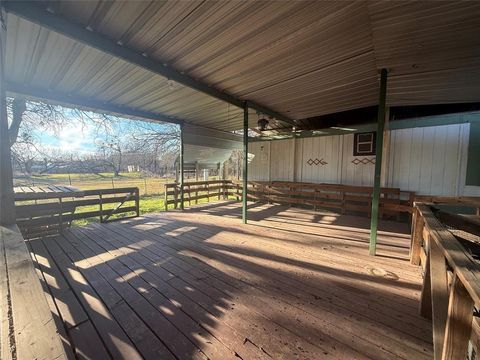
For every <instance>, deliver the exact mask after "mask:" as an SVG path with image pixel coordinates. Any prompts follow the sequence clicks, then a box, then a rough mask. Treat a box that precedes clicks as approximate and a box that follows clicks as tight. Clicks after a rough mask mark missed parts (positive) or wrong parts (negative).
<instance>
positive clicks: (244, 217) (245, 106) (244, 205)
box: [242, 101, 248, 224]
mask: <svg viewBox="0 0 480 360" xmlns="http://www.w3.org/2000/svg"><path fill="white" fill-rule="evenodd" d="M247 188H248V103H247V102H246V101H245V102H244V103H243V194H242V220H243V223H244V224H246V223H247V191H248V189H247Z"/></svg>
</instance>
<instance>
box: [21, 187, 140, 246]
mask: <svg viewBox="0 0 480 360" xmlns="http://www.w3.org/2000/svg"><path fill="white" fill-rule="evenodd" d="M57 195H58V196H55V193H50V194H45V193H39V194H38V196H36V194H28V196H26V195H25V194H19V196H17V194H15V204H16V205H15V209H16V217H17V225H18V227H19V228H20V230H21V232H22V234H23V236H24V237H26V238H32V237H36V236H43V235H48V234H53V233H57V232H59V231H61V230H62V229H64V228H66V227H69V226H70V225H71V223H72V221H74V220H83V219H89V218H99V220H100V222H107V221H112V220H115V219H117V218H119V215H121V218H122V219H125V218H130V217H135V216H139V215H140V198H139V189H138V188H137V187H125V188H116V189H95V190H84V191H82V192H81V193H77V194H71V195H69V196H65V194H63V193H58V194H57ZM111 204H116V205H115V206H113V207H112V206H111ZM85 206H89V207H91V206H98V208H96V209H93V210H92V209H82V208H83V207H85ZM128 214H131V215H128Z"/></svg>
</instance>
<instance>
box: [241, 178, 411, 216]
mask: <svg viewBox="0 0 480 360" xmlns="http://www.w3.org/2000/svg"><path fill="white" fill-rule="evenodd" d="M233 186H234V187H235V188H236V189H237V191H235V192H234V195H237V196H238V197H239V198H241V193H242V186H241V184H240V183H233ZM372 195H373V188H372V187H367V186H351V185H341V184H325V183H321V184H315V183H300V182H282V181H274V182H262V181H251V182H249V183H248V199H249V200H254V201H266V202H271V203H280V204H286V205H308V206H312V207H313V208H314V209H315V210H316V209H318V208H327V209H333V210H335V211H339V212H341V213H342V214H345V213H347V212H356V213H363V214H365V215H367V216H370V213H371V209H372ZM380 196H381V197H380V214H381V215H387V214H388V215H398V214H400V213H402V212H403V213H411V212H412V206H413V201H414V197H415V193H414V192H411V191H402V190H400V189H398V188H382V189H381V192H380Z"/></svg>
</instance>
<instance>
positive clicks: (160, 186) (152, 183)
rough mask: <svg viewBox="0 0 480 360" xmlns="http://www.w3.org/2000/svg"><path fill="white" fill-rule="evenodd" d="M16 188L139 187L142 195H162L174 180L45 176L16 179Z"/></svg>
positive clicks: (134, 175)
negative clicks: (49, 186)
mask: <svg viewBox="0 0 480 360" xmlns="http://www.w3.org/2000/svg"><path fill="white" fill-rule="evenodd" d="M14 181H15V186H41V185H48V184H51V185H67V186H74V187H77V188H80V189H82V190H92V189H111V188H120V187H138V189H139V190H140V194H141V195H160V194H163V192H164V185H165V183H166V182H172V181H174V179H173V178H163V177H153V176H145V175H144V174H142V173H120V176H113V173H100V174H43V175H32V176H29V177H17V178H15V180H14Z"/></svg>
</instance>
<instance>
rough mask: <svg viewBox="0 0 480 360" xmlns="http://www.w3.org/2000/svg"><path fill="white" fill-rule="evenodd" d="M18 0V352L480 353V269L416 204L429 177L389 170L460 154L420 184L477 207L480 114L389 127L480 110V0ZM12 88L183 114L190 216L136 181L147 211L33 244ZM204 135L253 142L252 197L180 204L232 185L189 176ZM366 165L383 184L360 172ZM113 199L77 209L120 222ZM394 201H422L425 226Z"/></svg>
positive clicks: (409, 206) (245, 189) (5, 343)
mask: <svg viewBox="0 0 480 360" xmlns="http://www.w3.org/2000/svg"><path fill="white" fill-rule="evenodd" d="M0 11H1V13H0V15H1V16H0V25H1V26H0V170H1V171H0V285H1V287H0V315H1V324H0V325H1V326H0V344H1V348H0V357H1V358H2V359H6V360H7V359H9V360H16V359H20V360H22V359H28V360H30V359H105V358H113V359H137V358H138V359H140V358H147V359H169V358H171V359H181V360H183V359H191V358H194V359H197V358H201V359H223V358H232V359H233V358H241V359H257V358H264V359H324V358H325V359H329V358H331V359H353V358H355V359H359V358H362V359H364V358H365V359H367V358H371V359H428V358H432V357H434V358H435V359H458V360H464V359H465V356H466V354H467V353H468V352H469V354H470V355H471V354H472V353H473V352H472V349H479V348H480V341H478V339H479V336H478V329H479V328H480V327H479V326H478V322H477V321H476V316H474V312H475V314H476V313H477V310H478V308H479V307H480V295H479V294H480V285H479V284H480V275H479V274H480V271H479V265H478V261H477V260H476V259H474V258H473V257H472V255H471V254H470V253H469V252H467V251H466V250H465V248H463V247H462V245H461V244H460V243H459V242H458V241H457V239H456V238H455V237H454V235H452V234H451V233H450V232H449V231H448V229H447V228H446V227H445V226H443V225H444V224H442V223H440V221H438V220H437V218H436V217H435V214H433V213H432V209H431V207H429V206H427V205H423V206H424V207H426V209H424V208H423V207H418V206H417V205H415V204H414V202H415V200H416V199H418V198H415V196H414V195H415V194H414V193H415V192H418V190H419V189H418V186H417V187H416V186H415V185H412V188H409V189H405V188H401V187H400V186H399V185H396V184H395V182H391V181H390V185H389V182H388V176H391V177H399V175H398V174H401V173H405V171H404V170H405V169H410V167H413V166H411V164H414V163H415V164H417V165H418V166H416V168H418V174H417V173H414V172H413V171H412V176H411V177H412V178H415V179H416V178H420V172H421V171H422V169H423V168H424V167H425V163H428V164H429V165H432V164H434V163H438V164H441V163H444V162H445V163H446V162H447V160H446V159H447V155H449V157H448V158H449V159H450V160H449V163H450V165H451V164H453V165H451V167H442V168H440V167H438V168H435V170H436V171H435V172H434V171H431V172H430V173H429V174H428V176H426V177H424V178H425V179H426V180H425V182H426V183H429V182H430V183H431V182H432V181H433V180H436V179H442V182H444V181H443V179H445V178H448V179H449V180H448V181H445V182H448V183H449V185H451V187H453V188H454V189H455V193H454V194H453V195H452V194H446V197H442V198H441V199H440V200H439V199H438V197H436V196H435V195H438V194H430V193H429V194H426V195H428V196H430V195H433V196H432V197H430V198H428V199H429V200H428V201H427V200H425V201H426V202H428V203H434V202H436V201H439V202H442V203H443V202H449V203H452V202H454V203H456V204H460V205H464V204H465V203H466V204H468V205H469V206H473V207H475V208H477V209H478V208H479V207H480V201H479V198H478V197H476V196H477V195H479V194H480V165H479V164H480V162H479V161H478V160H479V154H480V148H479V147H478V144H479V143H474V145H473V146H470V144H472V142H470V143H468V141H470V140H471V139H475V134H480V127H479V126H478V125H479V124H478V119H474V120H468V119H467V120H465V119H463V118H462V119H455V120H448V122H447V123H443V125H445V124H450V121H454V124H461V125H462V126H460V129H459V130H458V132H456V133H455V132H448V131H447V134H450V137H447V136H445V137H441V139H440V140H441V141H440V142H432V141H431V140H429V138H428V137H426V136H425V137H424V134H423V133H422V134H421V136H419V137H417V143H416V144H417V147H413V146H411V145H413V144H414V143H413V142H410V143H408V144H407V147H406V148H405V147H404V148H403V149H408V150H409V151H408V152H407V151H401V150H400V149H402V147H396V148H395V147H394V146H391V145H389V142H390V138H389V137H390V135H391V132H390V131H389V129H394V128H395V127H397V129H399V130H402V127H403V126H408V128H409V129H410V128H416V127H427V126H430V127H433V128H434V129H433V130H432V133H433V134H437V131H436V129H435V127H436V126H437V125H442V124H440V123H435V121H436V120H435V119H433V120H428V121H426V122H424V124H423V125H419V124H418V122H416V121H413V122H411V121H408V124H407V125H405V124H399V121H398V119H399V117H400V118H402V116H404V118H405V117H406V118H407V119H410V118H411V117H412V116H413V117H415V116H431V115H439V114H441V115H445V114H452V113H458V112H464V111H474V110H477V111H478V110H479V109H480V103H479V102H480V95H479V94H480V63H479V61H478V55H479V54H480V43H479V41H478V33H479V30H480V27H479V22H478V17H479V15H480V5H479V3H476V2H461V3H458V2H454V1H446V2H437V3H427V2H411V3H404V2H401V1H398V2H382V1H378V2H373V1H369V2H358V1H352V2H343V1H342V2H338V1H337V2H323V1H322V2H320V1H311V2H306V1H284V2H276V1H270V2H259V1H242V2H238V1H222V2H214V1H179V2H175V1H172V2H159V1H116V2H114V1H89V2H81V1H46V2H43V1H42V2H40V1H38V2H36V1H0ZM7 96H20V97H23V98H26V99H34V100H37V101H45V102H47V103H50V104H62V105H65V106H69V107H72V108H80V109H88V110H92V111H98V112H102V113H105V114H115V115H119V116H125V117H128V118H131V119H136V120H138V119H141V120H147V121H153V122H164V123H172V124H176V125H178V126H179V129H180V132H179V133H180V136H179V144H180V146H179V148H180V151H179V157H178V168H179V169H178V181H177V182H176V183H174V184H173V185H172V187H173V189H172V190H171V192H170V193H169V192H168V191H165V203H166V204H167V205H168V201H173V202H174V203H175V206H176V204H177V203H178V204H179V206H178V207H179V210H177V209H175V210H174V211H171V212H168V213H162V214H152V215H143V216H137V215H139V210H138V209H139V207H138V201H139V198H138V189H135V188H133V189H127V190H128V194H130V195H132V196H130V195H128V194H127V196H124V197H123V200H121V203H122V204H123V203H124V202H126V201H134V202H135V205H131V206H130V207H128V208H127V209H128V210H129V211H130V212H132V211H133V212H135V214H134V216H135V218H133V219H128V220H122V221H119V222H115V223H109V224H105V223H98V224H91V225H88V226H86V227H76V228H64V227H63V226H59V231H58V233H57V234H55V235H53V236H39V237H32V238H30V239H24V238H23V237H22V234H21V233H20V232H19V229H18V227H17V224H18V216H19V214H20V211H18V213H17V214H16V210H19V208H18V204H16V203H15V201H16V199H15V194H14V191H13V175H12V164H11V151H10V139H9V131H8V130H9V121H8V116H7V109H6V101H5V99H6V97H7ZM405 114H406V115H405ZM412 114H414V115H412ZM419 114H420V115H419ZM425 123H426V124H427V125H426V124H425ZM400 125H401V126H400ZM474 125H475V126H474ZM365 132H368V134H367V136H366V137H368V139H369V140H368V141H366V140H365V137H363V139H362V136H360V135H365ZM438 133H439V134H441V133H442V132H441V131H438ZM456 134H457V135H456ZM126 135H128V134H126ZM331 135H338V136H339V137H338V138H336V139H333V140H332V138H328V140H325V141H324V142H323V141H316V142H314V141H313V140H312V141H310V140H308V141H307V140H305V141H297V140H300V139H302V138H305V139H308V138H310V137H312V138H314V137H317V136H331ZM397 135H398V136H397V137H398V138H400V134H397ZM402 136H403V135H402ZM253 137H255V139H253ZM404 137H405V138H407V139H409V140H411V139H412V137H413V136H411V135H409V134H404ZM355 138H356V140H355ZM451 138H456V139H457V142H458V143H459V145H458V146H457V150H458V151H457V152H453V151H448V152H447V151H445V156H443V155H441V156H439V154H441V153H440V152H439V151H438V147H436V146H437V145H435V144H440V145H439V146H440V147H442V146H443V148H446V144H447V143H448V141H449V139H451ZM278 139H288V140H291V143H292V144H291V147H287V146H285V143H281V142H276V143H274V142H273V141H274V140H278ZM259 140H260V141H262V142H260V141H259ZM361 140H363V141H361ZM394 140H395V139H394ZM397 140H398V139H397ZM437 140H438V139H437ZM263 141H268V142H270V141H272V143H271V144H270V143H269V145H268V146H267V144H264V143H263ZM255 142H256V143H255ZM296 143H300V144H301V146H297V145H296ZM327 143H328V144H331V145H332V144H333V145H334V146H333V145H332V146H331V147H328V146H327ZM391 143H392V144H396V143H395V141H391ZM398 143H400V141H398ZM424 143H425V144H427V145H426V146H425V148H428V149H427V150H429V151H424V152H422V153H423V154H424V155H425V156H424V160H425V161H424V162H423V163H422V162H420V163H418V161H417V159H416V157H417V155H418V153H419V151H418V149H420V148H423V147H424ZM240 144H241V145H240ZM274 144H275V145H274ZM402 144H403V142H402ZM189 145H190V146H191V147H190V150H192V149H193V151H191V153H198V152H199V149H202V148H214V149H224V150H231V149H239V148H240V150H241V161H242V171H243V174H242V182H241V184H236V185H235V186H236V187H235V189H236V192H235V194H234V196H236V198H237V200H241V201H242V202H241V203H240V202H230V201H225V202H221V203H220V202H219V203H214V204H209V205H199V206H193V207H191V208H187V209H184V206H186V202H187V201H188V203H189V205H190V203H191V201H196V200H199V199H201V198H202V199H203V198H205V197H206V198H207V199H209V198H210V197H211V196H218V199H220V197H221V196H222V194H223V195H224V196H227V194H226V193H227V190H223V189H224V188H226V186H225V184H224V182H225V180H224V179H221V180H218V181H219V182H221V183H222V185H218V184H215V186H214V187H215V189H214V190H215V191H216V192H215V193H214V194H213V195H212V194H211V193H210V192H209V184H206V185H205V184H204V183H202V182H199V183H200V184H199V183H197V184H196V185H197V186H198V187H197V188H195V185H193V188H192V185H188V183H186V182H185V178H184V172H185V162H186V161H185V157H186V156H187V157H188V156H189V151H188V149H187V146H189ZM320 145H321V146H320ZM347 145H348V147H347ZM460 145H461V146H460ZM194 146H197V147H194ZM469 146H470V147H471V148H469ZM332 149H333V150H332ZM392 149H393V150H392ZM203 150H205V149H203ZM410 150H411V151H410ZM254 151H256V153H257V157H256V160H255V158H254V160H252V156H251V155H252V152H254ZM389 151H391V152H390V154H389V153H388V152H389ZM267 152H268V155H267ZM272 154H273V155H274V156H272ZM400 154H404V156H403V157H401V158H402V159H401V160H402V161H400V160H398V159H397V160H398V161H396V162H395V161H393V162H392V164H389V160H390V159H391V158H392V157H393V158H394V157H395V155H400ZM406 154H408V156H407V155H406ZM333 155H335V157H334V156H333ZM434 155H437V157H434ZM272 159H273V160H272ZM275 159H277V160H281V161H276V160H275ZM434 159H435V160H434ZM187 160H188V159H187ZM200 160H201V159H193V160H192V162H191V164H195V165H196V166H198V164H199V162H200ZM249 160H250V163H249ZM460 160H462V161H460ZM187 162H188V161H187ZM266 164H268V165H266ZM395 164H397V165H395ZM364 165H365V166H364ZM393 165H395V166H397V168H398V169H397V172H395V171H389V168H391V167H393ZM192 166H193V165H192ZM370 166H371V167H370ZM305 169H307V170H308V171H305ZM350 170H352V171H350ZM249 172H250V173H249ZM349 173H350V175H351V177H352V178H359V177H363V175H365V179H366V181H365V183H361V184H350V183H345V182H344V181H343V179H346V178H348V176H346V175H348V174H349ZM249 174H250V175H255V176H258V177H259V179H253V176H249ZM315 174H316V175H315ZM451 174H454V175H455V176H446V175H451ZM299 175H300V176H299ZM314 175H315V176H317V177H315V176H314ZM467 175H468V176H467ZM451 178H455V179H454V180H455V181H453V180H452V179H451ZM312 179H313V180H312ZM332 179H333V180H332ZM249 180H259V181H265V183H263V184H260V185H258V184H257V185H256V184H252V183H251V182H250V183H249ZM337 180H338V181H337ZM367 180H368V181H367ZM450 180H452V181H450ZM277 181H280V182H285V181H286V182H288V184H287V185H285V184H280V185H278V184H275V182H277ZM206 182H207V183H208V181H206ZM291 182H292V183H291ZM392 184H394V185H395V187H394V188H388V186H393V185H392ZM412 184H413V182H412ZM204 185H205V186H204ZM357 185H358V186H357ZM167 186H169V184H167ZM200 186H204V187H205V188H206V189H205V192H206V194H200V195H198V194H197V192H199V191H202V189H200V188H199V187H200ZM252 186H253V191H252V192H251V188H252ZM279 187H280V188H281V189H278V188H279ZM359 187H361V188H362V189H359ZM324 188H328V189H326V190H325V189H324ZM345 188H347V190H345ZM117 190H118V191H121V192H125V191H126V190H125V189H117ZM240 190H241V191H240ZM401 190H408V192H410V193H411V194H412V195H411V196H408V197H403V198H402V197H401V194H400V193H401ZM118 191H117V192H118ZM222 191H223V193H222ZM193 192H195V196H193ZM358 192H360V193H361V194H360V196H359V195H358ZM392 193H393V194H394V196H392V197H391V196H390V194H392ZM97 195H98V196H99V197H100V200H98V201H97V199H83V200H81V201H83V204H85V202H89V203H92V204H93V203H95V204H97V202H98V203H99V206H100V210H99V211H95V212H94V214H96V215H95V216H99V217H100V221H101V222H102V221H103V220H104V212H103V209H102V204H103V202H104V199H103V194H102V193H100V194H97ZM171 195H173V196H174V199H173V200H172V199H170V200H168V199H167V197H168V196H171ZM186 195H187V196H188V197H186ZM440 195H445V194H443V193H442V194H440ZM466 197H468V198H466ZM251 198H252V199H255V200H258V202H255V203H253V202H250V201H249V200H250V199H251ZM424 199H425V198H424ZM107 200H108V201H109V202H110V203H113V202H115V201H116V200H118V199H117V198H115V197H111V198H108V199H107ZM265 202H267V203H265ZM270 202H271V203H272V204H271V203H270ZM350 202H353V203H350ZM59 203H60V204H62V203H61V202H59ZM278 203H283V204H290V205H294V206H296V207H293V206H291V207H290V206H284V205H278ZM359 203H360V204H359ZM16 205H17V206H16ZM41 205H42V206H41V208H42V209H39V207H37V210H41V211H42V212H43V211H44V210H45V209H44V208H48V209H50V207H51V204H47V206H44V205H43V204H41ZM69 205H72V206H73V205H74V204H71V203H70V204H69ZM306 205H308V206H306ZM325 205H327V207H328V206H330V207H331V206H332V205H334V206H335V207H336V208H337V209H341V210H340V211H338V212H340V213H342V214H339V213H333V212H328V211H326V210H323V207H325ZM62 206H63V205H60V213H59V214H58V211H57V213H56V214H55V216H57V217H58V218H59V219H60V222H59V223H60V224H62V221H63V220H64V218H63V214H62V211H63V208H62ZM307 207H310V209H308V208H307ZM311 207H313V209H311ZM119 208H120V207H119ZM349 209H350V210H355V211H359V210H360V211H361V212H363V213H365V214H367V216H365V217H357V216H353V215H347V214H345V212H347V210H349ZM419 209H423V210H422V211H420V210H419ZM124 210H125V209H124ZM180 210H181V211H180ZM387 211H394V212H397V213H398V212H402V215H405V213H408V214H407V215H405V216H404V217H405V218H406V217H409V216H410V214H413V215H414V218H413V225H414V226H413V229H411V228H410V226H409V222H403V223H400V222H392V221H388V220H384V219H383V218H382V216H383V215H385V214H386V212H387ZM112 214H113V212H112ZM47 216H50V213H48V214H47ZM69 216H70V217H69V218H67V219H73V218H74V217H75V214H69ZM109 216H110V214H109V215H107V219H108V218H109ZM474 216H475V219H474V220H473V221H470V220H468V226H470V228H469V229H473V233H475V234H477V232H478V228H479V226H478V216H479V213H478V211H477V214H476V215H474ZM450 219H451V218H450ZM454 219H455V221H456V222H457V224H460V225H459V226H464V225H465V223H466V222H467V221H466V220H465V217H463V216H460V218H458V217H454ZM459 219H460V220H459ZM469 219H470V218H469ZM24 220H25V219H24ZM37 220H38V219H37ZM409 220H410V219H409ZM28 221H29V220H28V219H27V220H25V222H28ZM39 221H40V220H39ZM472 224H473V225H472ZM412 230H413V236H411V235H410V233H411V232H412ZM445 234H447V235H448V236H445ZM452 244H453V245H452ZM412 245H413V246H412ZM462 249H463V250H462ZM431 250H432V251H431ZM418 265H421V267H420V266H418ZM420 304H421V311H422V313H421V315H422V316H421V315H420V314H419V307H420ZM429 318H433V322H432V321H430V320H429ZM432 343H433V345H432Z"/></svg>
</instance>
